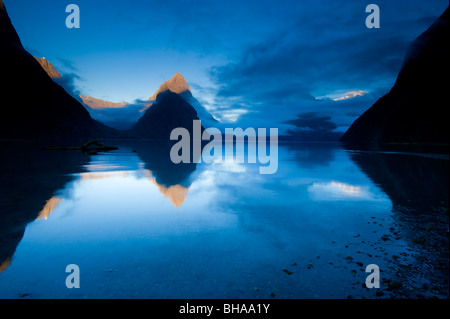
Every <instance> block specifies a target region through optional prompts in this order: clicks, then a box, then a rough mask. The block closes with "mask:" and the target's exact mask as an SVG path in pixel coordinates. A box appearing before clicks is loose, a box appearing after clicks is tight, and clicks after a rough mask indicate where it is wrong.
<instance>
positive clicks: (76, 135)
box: [0, 0, 108, 140]
mask: <svg viewBox="0 0 450 319" xmlns="http://www.w3.org/2000/svg"><path fill="white" fill-rule="evenodd" d="M0 61H1V73H0V76H1V78H2V81H1V84H0V96H1V102H0V139H5V138H7V139H59V140H67V139H71V140H72V139H76V140H78V139H80V140H81V139H85V138H89V137H92V136H95V135H97V136H101V135H103V134H104V132H103V129H106V131H108V129H107V128H105V127H104V126H103V125H102V124H100V123H98V122H96V121H94V120H93V119H92V118H91V117H90V115H89V113H88V112H87V111H86V109H85V108H84V107H83V106H82V105H81V104H80V103H79V102H78V101H77V100H76V99H74V98H73V97H72V96H70V95H69V94H68V93H66V91H65V90H64V89H63V88H62V87H60V86H59V85H58V84H56V83H55V82H54V81H53V80H52V79H51V78H50V77H49V76H48V75H47V73H46V72H45V71H44V69H43V68H42V67H41V65H40V64H39V62H38V61H37V60H36V59H35V58H34V57H33V56H32V55H30V54H29V53H28V52H27V51H26V50H25V49H24V48H23V46H22V44H21V42H20V39H19V37H18V35H17V33H16V30H15V29H14V27H13V25H12V23H11V20H10V19H9V16H8V13H7V12H6V8H5V5H4V4H3V1H1V0H0Z"/></svg>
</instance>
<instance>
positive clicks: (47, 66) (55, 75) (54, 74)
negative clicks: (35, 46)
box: [34, 57, 61, 79]
mask: <svg viewBox="0 0 450 319" xmlns="http://www.w3.org/2000/svg"><path fill="white" fill-rule="evenodd" d="M34 58H35V59H36V61H38V62H39V64H40V65H41V67H42V68H43V69H44V71H45V72H47V74H48V76H49V77H51V78H52V79H59V78H61V73H59V72H58V70H56V68H55V67H54V66H53V65H52V64H51V63H50V62H48V60H47V59H46V58H45V57H43V58H37V57H34Z"/></svg>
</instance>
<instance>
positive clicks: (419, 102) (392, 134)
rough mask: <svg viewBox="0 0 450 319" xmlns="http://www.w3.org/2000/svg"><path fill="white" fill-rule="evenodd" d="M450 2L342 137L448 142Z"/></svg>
mask: <svg viewBox="0 0 450 319" xmlns="http://www.w3.org/2000/svg"><path fill="white" fill-rule="evenodd" d="M449 16H450V12H449V8H447V9H446V10H445V12H444V13H443V14H442V15H441V16H440V17H439V18H438V19H437V20H436V21H435V22H434V23H433V24H432V25H431V26H430V27H429V28H428V30H426V31H425V32H424V33H422V34H421V35H420V36H419V37H418V38H417V39H416V40H415V41H414V42H413V43H412V45H411V46H410V47H409V49H408V51H407V53H406V56H405V59H404V63H403V66H402V68H401V70H400V73H399V75H398V77H397V80H396V82H395V85H394V86H393V88H392V89H391V91H390V92H389V93H388V94H386V95H385V96H383V97H382V98H380V99H379V100H378V101H377V102H376V103H375V104H374V105H373V106H372V107H371V108H370V109H368V110H367V111H366V112H365V113H364V114H362V115H361V116H360V117H359V118H358V119H357V120H356V121H355V122H354V123H353V124H352V125H351V126H350V128H349V129H348V130H347V132H346V133H345V134H344V136H343V137H342V138H341V141H343V142H347V143H350V144H358V145H368V144H374V143H376V144H380V143H381V144H383V143H417V144H430V143H432V144H449V136H450V125H449V124H448V106H449V96H448V90H449V88H450V79H449V71H450V59H449V57H450V46H449V39H450V18H449Z"/></svg>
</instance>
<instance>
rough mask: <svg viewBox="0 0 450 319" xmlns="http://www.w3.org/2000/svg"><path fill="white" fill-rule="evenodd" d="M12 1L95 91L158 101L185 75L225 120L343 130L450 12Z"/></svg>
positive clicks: (37, 42)
mask: <svg viewBox="0 0 450 319" xmlns="http://www.w3.org/2000/svg"><path fill="white" fill-rule="evenodd" d="M4 3H5V5H6V8H7V10H8V13H9V15H10V17H11V20H12V22H13V25H14V26H15V28H16V30H17V32H18V34H19V36H20V38H21V40H22V43H23V45H24V46H25V48H26V49H27V50H28V51H29V52H30V53H31V54H33V55H35V56H38V57H43V56H44V57H46V58H47V60H49V61H50V62H51V63H52V64H53V65H54V66H55V67H56V68H57V69H58V70H59V71H60V72H61V73H63V74H68V75H72V78H74V80H75V85H76V86H77V88H78V90H79V91H80V93H82V94H84V95H90V96H93V97H95V98H99V99H103V100H107V101H112V102H122V101H127V102H133V101H134V100H136V99H140V100H143V99H148V98H149V97H150V96H151V95H152V94H153V93H154V92H155V91H156V89H157V88H158V87H159V85H160V84H161V83H162V82H163V81H165V80H168V79H170V78H171V77H172V75H173V74H174V73H175V72H179V73H181V74H182V75H183V76H184V77H185V78H186V80H187V81H188V82H189V85H190V86H191V89H192V93H193V95H194V96H195V97H196V98H197V99H198V100H199V101H200V102H201V103H202V104H204V105H205V107H206V108H207V109H209V110H210V112H211V113H212V114H213V115H214V116H216V117H217V118H218V119H220V120H222V121H223V122H234V123H235V124H234V125H237V124H239V125H240V126H242V127H247V126H253V127H280V128H292V125H293V124H292V123H298V121H294V120H295V119H298V117H299V116H302V115H305V114H306V116H303V117H302V119H303V120H304V119H310V118H313V119H314V123H316V122H317V120H318V119H323V118H324V117H325V118H326V117H329V120H330V121H332V122H333V123H334V124H335V126H336V130H337V131H342V132H343V131H345V130H346V128H347V127H348V126H349V125H350V124H351V123H352V122H353V121H354V120H355V118H356V117H357V116H358V115H360V114H361V113H362V112H364V111H365V110H366V109H368V108H369V107H370V106H371V105H372V104H373V103H374V102H375V101H376V100H377V99H378V98H379V97H381V96H382V95H384V94H385V93H387V92H388V91H389V89H390V88H391V86H392V85H393V83H394V81H395V78H396V75H397V73H398V71H399V69H400V67H401V64H402V60H403V56H404V54H405V51H406V49H407V47H408V45H409V44H410V43H411V41H413V40H414V39H415V38H416V37H417V36H418V35H419V34H420V33H422V32H423V31H425V30H426V29H427V28H428V26H430V25H431V24H432V23H433V21H434V20H435V19H436V18H437V17H438V16H439V15H440V14H442V13H443V12H444V10H445V8H446V7H447V6H448V1H446V0H430V1H423V0H408V1H406V0H396V1H392V0H391V1H387V0H383V1H381V0H370V1H358V0H353V1H348V0H346V1H331V0H251V1H250V0H239V1H237V0H220V1H219V0H199V1H197V0H164V1H152V0H130V1H115V0H69V1H66V0H41V1H29V0H4ZM71 3H74V4H77V5H78V6H79V7H80V12H81V19H80V24H81V27H80V29H68V28H66V25H65V20H66V17H67V16H68V13H66V12H65V8H66V6H67V5H68V4H71ZM370 3H375V4H377V5H379V7H380V16H381V27H380V28H379V29H368V28H366V26H365V19H366V17H367V15H368V13H366V12H365V8H366V5H368V4H370ZM285 122H290V123H285ZM282 123H284V124H282ZM230 125H231V124H230ZM333 127H334V126H333Z"/></svg>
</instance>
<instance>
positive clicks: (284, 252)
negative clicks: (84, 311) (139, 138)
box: [0, 142, 448, 298]
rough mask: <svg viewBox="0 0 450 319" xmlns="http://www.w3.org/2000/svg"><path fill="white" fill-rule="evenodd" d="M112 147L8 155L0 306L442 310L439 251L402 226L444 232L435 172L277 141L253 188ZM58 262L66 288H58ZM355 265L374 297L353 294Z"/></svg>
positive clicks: (431, 161)
mask: <svg viewBox="0 0 450 319" xmlns="http://www.w3.org/2000/svg"><path fill="white" fill-rule="evenodd" d="M117 143H118V144H119V146H120V148H119V150H117V151H112V152H107V153H99V154H97V155H87V154H81V153H79V152H73V151H72V152H67V151H66V152H61V151H40V150H39V149H36V150H29V149H27V148H24V147H21V146H20V145H19V146H17V145H13V146H11V145H9V146H8V147H9V148H7V150H8V152H5V154H6V153H7V154H6V155H5V156H3V159H2V162H1V166H2V167H1V171H0V174H1V176H2V187H1V202H0V208H1V215H0V235H1V238H0V239H1V240H0V264H1V266H0V271H1V272H0V297H1V298H391V297H392V298H397V297H399V298H400V297H413V298H420V297H433V296H437V297H440V298H442V297H444V298H448V279H447V282H446V283H445V282H442V278H445V274H447V277H448V250H447V251H446V254H445V255H444V256H443V257H442V256H437V252H436V251H437V250H438V249H436V247H433V245H435V244H436V242H433V243H432V244H430V243H427V245H424V244H423V242H422V243H421V242H420V241H418V240H417V238H418V237H417V236H418V234H419V235H420V234H421V233H420V231H423V232H425V231H426V230H423V229H420V231H419V230H417V229H416V228H415V227H417V224H418V223H419V224H424V223H423V221H424V220H426V221H427V222H428V223H429V224H430V225H435V228H434V229H437V228H439V227H440V228H442V227H443V228H445V227H447V229H448V160H445V159H439V158H438V159H436V158H429V157H423V156H417V154H416V155H409V154H398V153H396V154H391V153H389V154H386V153H380V152H359V151H352V150H346V149H344V148H342V147H341V146H340V145H337V144H294V143H287V144H280V146H279V164H278V171H277V172H276V174H273V175H261V174H259V166H260V164H248V163H236V160H233V159H232V158H226V159H225V160H224V161H223V162H222V163H213V164H205V163H199V164H183V165H175V164H173V163H171V162H170V159H169V158H168V148H167V147H166V146H164V145H163V146H161V145H155V144H154V143H150V142H133V143H132V142H120V143H119V142H117ZM436 215H437V217H436ZM445 222H446V223H447V224H446V226H445V225H443V224H445ZM437 223H439V225H437ZM436 225H437V226H439V227H437V226H436ZM430 227H431V226H430ZM440 228H439V229H440ZM414 229H416V230H414ZM432 229H433V228H432ZM434 229H433V230H434ZM430 234H432V235H433V234H434V235H436V236H437V237H436V236H435V237H436V238H437V240H438V241H439V240H442V241H443V242H442V243H444V241H445V240H447V245H448V232H447V239H446V238H445V236H444V238H443V237H439V236H440V233H436V234H435V233H430ZM436 245H437V244H436ZM433 249H434V250H433ZM439 250H440V252H441V253H442V249H439ZM434 255H436V256H434ZM439 258H440V259H439ZM442 258H444V259H442ZM445 258H446V259H445ZM442 263H444V264H446V265H447V268H445V265H442ZM69 264H76V265H78V266H79V268H80V288H79V289H77V288H73V289H68V288H67V287H66V285H65V280H66V277H67V276H68V275H69V274H68V273H66V272H65V269H66V266H67V265H69ZM369 264H376V265H378V266H379V267H380V269H381V279H382V286H381V288H380V289H375V288H374V289H368V288H366V287H365V286H364V282H365V279H366V277H367V276H368V275H369V274H368V273H366V272H365V267H366V266H367V265H369ZM436 265H438V266H439V265H440V268H439V267H438V266H436ZM446 271H447V273H445V272H446ZM440 280H441V284H442V286H441V287H438V288H436V286H435V284H436V282H439V281H440ZM392 283H400V284H397V286H396V285H393V284H392ZM398 285H400V287H398ZM433 285H434V286H433ZM432 286H433V287H434V288H432ZM439 289H440V290H439ZM411 293H412V295H411Z"/></svg>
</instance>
